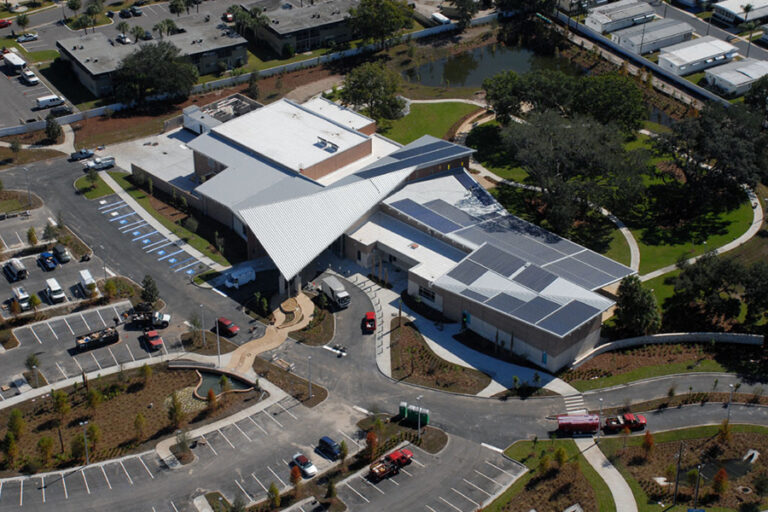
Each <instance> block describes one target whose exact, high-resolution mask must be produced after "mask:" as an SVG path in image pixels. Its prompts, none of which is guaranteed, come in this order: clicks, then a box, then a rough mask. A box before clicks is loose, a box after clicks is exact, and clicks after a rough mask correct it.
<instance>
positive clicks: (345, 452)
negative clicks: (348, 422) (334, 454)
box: [339, 439, 349, 468]
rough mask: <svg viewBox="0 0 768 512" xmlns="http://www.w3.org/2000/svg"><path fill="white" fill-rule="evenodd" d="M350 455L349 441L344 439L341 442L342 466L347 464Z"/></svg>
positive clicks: (340, 455) (340, 460)
mask: <svg viewBox="0 0 768 512" xmlns="http://www.w3.org/2000/svg"><path fill="white" fill-rule="evenodd" d="M348 456H349V446H347V442H346V441H344V440H343V439H342V441H341V444H339V464H341V467H342V468H343V467H344V466H345V465H346V461H347V457H348Z"/></svg>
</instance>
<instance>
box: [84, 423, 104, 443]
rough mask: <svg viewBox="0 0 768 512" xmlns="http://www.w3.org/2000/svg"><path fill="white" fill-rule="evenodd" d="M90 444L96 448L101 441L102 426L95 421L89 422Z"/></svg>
mask: <svg viewBox="0 0 768 512" xmlns="http://www.w3.org/2000/svg"><path fill="white" fill-rule="evenodd" d="M87 430H88V444H89V446H93V449H94V450H96V445H97V444H99V441H101V427H99V426H98V425H97V424H95V423H89V424H88V429H87Z"/></svg>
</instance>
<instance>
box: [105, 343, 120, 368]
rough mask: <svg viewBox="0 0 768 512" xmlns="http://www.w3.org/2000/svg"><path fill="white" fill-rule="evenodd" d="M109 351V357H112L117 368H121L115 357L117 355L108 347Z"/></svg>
mask: <svg viewBox="0 0 768 512" xmlns="http://www.w3.org/2000/svg"><path fill="white" fill-rule="evenodd" d="M107 350H109V355H111V356H112V360H113V361H114V362H115V366H120V363H118V362H117V358H116V357H115V354H113V353H112V349H111V348H110V347H107Z"/></svg>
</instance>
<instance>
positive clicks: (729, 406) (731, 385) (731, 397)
mask: <svg viewBox="0 0 768 512" xmlns="http://www.w3.org/2000/svg"><path fill="white" fill-rule="evenodd" d="M728 387H729V388H731V394H730V395H728V419H727V420H726V421H727V422H728V424H730V423H731V400H733V384H728Z"/></svg>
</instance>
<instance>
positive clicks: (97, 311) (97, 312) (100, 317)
mask: <svg viewBox="0 0 768 512" xmlns="http://www.w3.org/2000/svg"><path fill="white" fill-rule="evenodd" d="M96 314H97V315H99V320H101V323H102V324H104V327H106V326H107V322H105V321H104V317H102V316H101V313H100V312H99V310H98V309H97V310H96Z"/></svg>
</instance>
